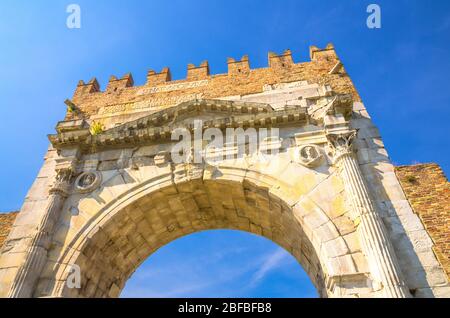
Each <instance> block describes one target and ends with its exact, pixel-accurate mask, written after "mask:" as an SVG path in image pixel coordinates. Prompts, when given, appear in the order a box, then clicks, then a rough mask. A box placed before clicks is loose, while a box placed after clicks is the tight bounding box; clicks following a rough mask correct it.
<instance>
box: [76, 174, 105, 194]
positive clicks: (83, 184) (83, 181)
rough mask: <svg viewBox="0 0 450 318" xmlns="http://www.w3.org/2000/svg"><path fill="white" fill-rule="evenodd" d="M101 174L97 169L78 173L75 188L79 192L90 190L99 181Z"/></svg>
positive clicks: (92, 189)
mask: <svg viewBox="0 0 450 318" xmlns="http://www.w3.org/2000/svg"><path fill="white" fill-rule="evenodd" d="M101 179H102V175H101V174H100V173H99V172H97V171H87V172H83V173H82V174H80V175H79V176H78V178H77V180H76V181H75V188H76V189H77V191H78V192H80V193H86V192H92V191H94V190H95V189H96V188H97V187H98V186H99V185H100V183H101Z"/></svg>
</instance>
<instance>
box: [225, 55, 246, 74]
mask: <svg viewBox="0 0 450 318" xmlns="http://www.w3.org/2000/svg"><path fill="white" fill-rule="evenodd" d="M227 64H228V76H241V75H247V74H248V73H249V72H250V64H249V60H248V55H244V56H243V57H242V58H241V59H240V60H239V61H236V60H235V59H234V58H232V57H229V58H228V59H227Z"/></svg>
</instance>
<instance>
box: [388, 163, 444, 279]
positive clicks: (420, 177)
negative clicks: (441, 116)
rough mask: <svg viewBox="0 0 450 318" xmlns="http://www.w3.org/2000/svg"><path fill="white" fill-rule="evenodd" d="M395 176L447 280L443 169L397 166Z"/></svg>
mask: <svg viewBox="0 0 450 318" xmlns="http://www.w3.org/2000/svg"><path fill="white" fill-rule="evenodd" d="M396 174H397V177H398V179H399V181H400V184H401V185H402V187H403V191H404V192H405V195H406V197H407V198H408V201H409V202H410V204H411V206H412V208H413V210H414V212H415V213H417V214H418V216H419V217H420V219H421V220H422V222H423V224H424V226H425V228H426V230H427V231H428V233H429V235H430V236H431V238H432V240H433V242H434V244H435V245H434V247H433V250H434V252H435V254H436V256H437V258H438V260H439V262H440V263H441V264H442V267H443V268H444V270H445V272H446V273H447V276H448V277H449V278H450V183H449V182H448V180H447V178H446V176H445V175H444V172H443V171H442V169H441V168H440V167H439V166H438V165H437V164H432V163H430V164H418V165H412V166H400V167H396Z"/></svg>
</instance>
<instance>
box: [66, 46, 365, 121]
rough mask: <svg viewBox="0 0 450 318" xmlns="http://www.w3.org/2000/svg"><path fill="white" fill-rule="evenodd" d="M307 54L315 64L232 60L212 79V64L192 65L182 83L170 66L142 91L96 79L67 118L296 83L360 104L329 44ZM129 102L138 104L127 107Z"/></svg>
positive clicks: (81, 87)
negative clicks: (349, 96)
mask: <svg viewBox="0 0 450 318" xmlns="http://www.w3.org/2000/svg"><path fill="white" fill-rule="evenodd" d="M309 50H310V56H311V60H310V61H306V62H299V63H295V62H294V59H293V56H292V52H291V50H285V51H284V52H282V53H281V54H278V53H274V52H269V53H268V56H267V60H268V65H267V67H262V68H251V67H250V59H249V57H248V56H247V55H244V56H242V57H241V58H240V59H235V58H232V57H229V58H228V59H227V66H228V71H227V73H223V74H211V73H210V67H209V63H208V61H203V62H202V63H200V64H199V65H194V64H188V65H187V75H186V78H184V79H178V80H172V76H171V72H170V69H169V67H164V68H163V69H162V70H161V71H160V72H156V71H154V70H149V71H148V73H147V81H146V83H145V84H143V85H141V86H134V81H133V76H132V75H131V74H130V73H128V74H126V75H125V76H123V77H121V78H119V77H116V76H111V77H110V79H109V82H108V83H107V85H106V88H105V89H104V90H103V91H102V90H100V85H99V83H98V81H97V79H96V78H93V79H91V80H90V81H89V82H87V83H85V82H84V81H79V83H78V86H77V88H76V90H75V93H74V95H73V98H72V100H70V101H69V102H70V103H71V105H73V107H71V108H74V109H77V112H73V111H72V112H70V113H67V115H66V118H67V119H77V118H84V119H86V118H90V117H91V116H92V115H95V116H96V117H95V118H97V119H98V118H103V117H104V116H113V115H116V114H119V113H122V114H124V113H127V112H128V109H129V108H130V107H131V108H133V109H134V110H136V111H137V110H139V111H151V110H153V109H154V110H156V109H162V108H165V107H170V106H174V105H177V104H178V103H180V102H183V101H188V100H192V99H198V98H224V97H225V98H226V97H227V96H240V95H247V94H257V93H262V92H263V90H264V89H263V88H264V87H267V85H269V86H270V85H274V84H278V83H287V82H296V81H304V82H309V83H319V82H320V84H321V85H322V84H328V85H330V86H331V87H332V88H333V90H334V91H336V92H337V93H342V94H352V95H353V97H355V100H358V98H359V96H358V95H357V93H356V90H354V88H353V84H352V83H351V81H350V79H349V78H348V76H346V73H345V70H344V69H343V67H342V63H341V62H340V60H339V58H338V57H337V55H336V52H335V50H334V46H333V45H332V44H328V45H327V46H326V47H325V48H323V49H320V48H318V47H316V46H311V47H310V49H309ZM131 103H132V104H136V105H134V106H129V105H128V104H131ZM127 105H128V106H127Z"/></svg>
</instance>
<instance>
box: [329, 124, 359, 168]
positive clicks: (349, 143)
mask: <svg viewBox="0 0 450 318" xmlns="http://www.w3.org/2000/svg"><path fill="white" fill-rule="evenodd" d="M357 133H358V131H357V130H347V131H343V132H332V133H328V134H327V139H328V145H329V147H330V149H331V155H332V157H333V161H334V162H335V163H336V162H338V161H339V159H340V158H342V156H344V155H351V154H353V141H354V140H355V138H356V135H357Z"/></svg>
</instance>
